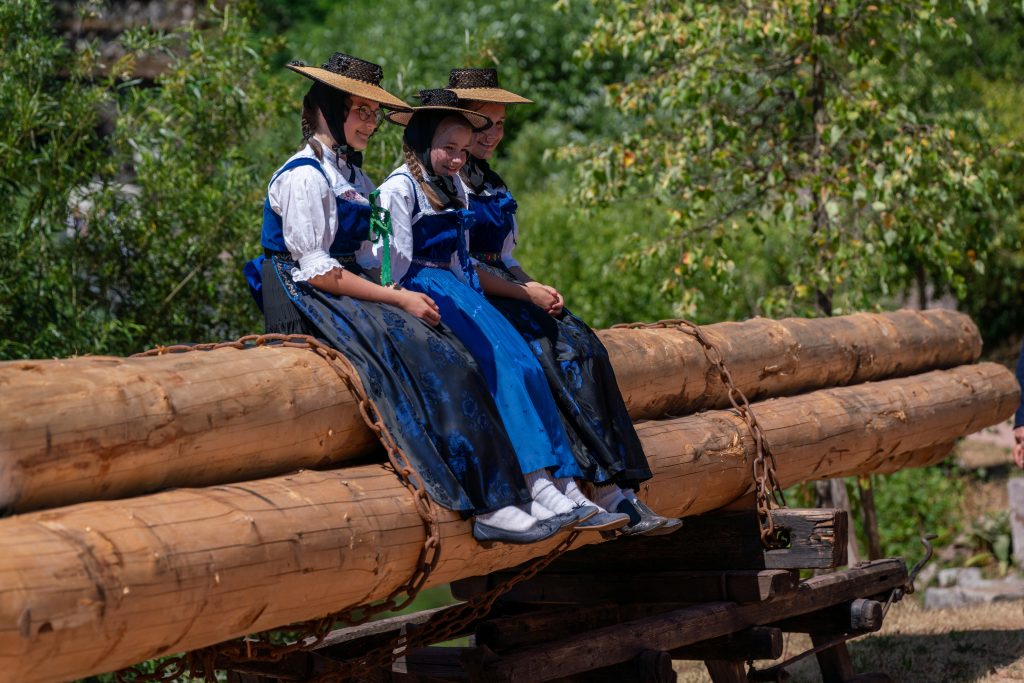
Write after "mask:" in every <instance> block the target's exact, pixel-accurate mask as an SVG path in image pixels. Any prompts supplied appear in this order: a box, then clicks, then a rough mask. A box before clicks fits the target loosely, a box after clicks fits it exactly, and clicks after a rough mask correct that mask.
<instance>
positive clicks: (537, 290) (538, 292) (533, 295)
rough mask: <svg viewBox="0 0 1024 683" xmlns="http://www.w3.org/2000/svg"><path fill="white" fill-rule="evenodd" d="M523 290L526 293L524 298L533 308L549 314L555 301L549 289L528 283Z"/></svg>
mask: <svg viewBox="0 0 1024 683" xmlns="http://www.w3.org/2000/svg"><path fill="white" fill-rule="evenodd" d="M523 289H524V290H525V291H526V296H528V297H529V298H530V302H531V303H533V304H534V305H535V306H539V307H540V308H543V309H544V310H545V311H548V312H549V313H550V312H551V307H552V306H554V305H555V303H556V301H557V299H556V297H555V295H554V294H552V293H551V288H550V287H545V286H543V285H539V286H538V283H530V284H528V285H525V286H524V287H523Z"/></svg>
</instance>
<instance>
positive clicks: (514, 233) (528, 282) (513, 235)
mask: <svg viewBox="0 0 1024 683" xmlns="http://www.w3.org/2000/svg"><path fill="white" fill-rule="evenodd" d="M518 241H519V222H518V221H517V220H516V218H515V216H513V217H512V229H511V230H510V231H509V233H508V234H507V235H505V241H504V242H502V244H501V262H502V263H503V264H504V265H505V267H506V268H508V270H509V272H510V273H512V277H514V278H515V279H517V280H519V281H520V282H522V283H523V285H524V286H525V287H526V288H527V289H533V288H537V289H541V290H543V291H545V292H547V294H549V295H550V296H551V297H552V298H551V299H550V300H551V304H550V305H548V306H544V305H541V304H537V305H538V306H540V307H541V308H543V309H544V310H545V311H547V312H548V313H550V314H551V315H555V316H557V315H560V314H561V313H562V307H563V306H564V305H565V300H564V299H563V298H562V295H561V294H560V293H559V291H558V290H557V289H555V288H554V287H550V286H548V285H545V284H543V283H540V282H537V281H536V280H534V279H533V278H532V277H530V276H529V275H528V274H527V272H526V271H525V270H523V267H522V266H520V265H519V261H517V260H516V258H515V256H513V255H512V251H513V250H514V249H515V247H516V243H517V242H518ZM485 291H486V288H485ZM499 296H500V295H499ZM537 296H538V298H542V299H543V300H545V301H546V300H548V297H547V296H544V295H543V294H538V295H537ZM534 303H536V302H534Z"/></svg>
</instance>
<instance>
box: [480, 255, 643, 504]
mask: <svg viewBox="0 0 1024 683" xmlns="http://www.w3.org/2000/svg"><path fill="white" fill-rule="evenodd" d="M481 267H483V268H486V269H487V270H488V271H489V272H491V273H493V274H494V275H497V276H499V277H502V278H504V279H506V280H509V281H510V282H517V280H516V279H515V278H514V277H513V275H512V274H511V273H510V272H509V271H508V270H507V269H506V268H504V266H503V265H502V264H497V265H484V266H481ZM487 300H488V301H489V302H490V303H491V304H492V305H493V306H494V307H495V308H496V309H498V310H499V311H501V313H502V315H504V316H505V318H506V319H507V320H508V321H509V322H510V323H512V326H513V327H515V328H516V330H517V331H518V332H519V334H520V335H522V337H523V339H525V340H526V343H527V344H528V345H529V347H530V349H531V350H532V351H533V353H534V355H535V356H536V357H537V360H538V361H539V362H540V366H541V368H543V369H544V375H545V376H546V377H547V381H548V384H549V386H550V387H551V393H552V394H554V397H555V401H556V402H557V403H558V409H559V414H560V415H561V418H562V422H563V424H564V425H565V430H566V433H568V435H569V441H570V443H571V444H572V449H573V455H575V456H576V459H577V461H578V462H579V465H580V468H581V469H583V471H584V473H585V478H587V479H588V480H589V481H593V482H596V483H601V482H604V481H607V480H612V481H614V482H615V483H617V484H619V485H620V486H623V487H630V488H633V487H636V486H637V485H638V484H639V483H640V482H642V481H646V480H647V479H650V478H651V476H652V474H651V468H650V466H649V465H648V463H647V456H646V455H644V450H643V446H642V445H641V444H640V439H639V437H637V435H636V429H635V428H634V427H633V421H632V420H631V419H630V417H629V413H628V412H627V411H626V405H625V403H624V402H623V400H622V393H621V392H620V391H619V385H618V383H617V382H616V381H615V372H614V370H612V365H611V361H610V360H609V358H608V351H607V350H606V349H605V348H604V344H602V343H601V340H600V339H599V338H598V337H597V335H596V334H594V331H593V330H592V329H590V327H589V326H587V324H586V323H585V322H583V321H582V320H580V319H579V318H577V317H576V316H575V315H573V314H572V313H570V312H569V311H568V310H563V311H562V314H561V315H560V316H559V317H557V318H556V317H554V316H552V315H550V314H549V313H548V312H547V311H544V310H542V309H541V308H539V307H538V306H535V305H534V304H532V303H530V302H528V301H519V300H517V299H507V298H504V297H494V296H492V297H488V298H487Z"/></svg>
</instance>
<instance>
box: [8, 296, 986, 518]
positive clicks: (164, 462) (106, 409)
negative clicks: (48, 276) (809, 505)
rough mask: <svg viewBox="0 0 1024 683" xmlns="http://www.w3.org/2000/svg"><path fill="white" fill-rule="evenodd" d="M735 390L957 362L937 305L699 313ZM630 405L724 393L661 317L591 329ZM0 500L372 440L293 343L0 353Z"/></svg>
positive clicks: (967, 349)
mask: <svg viewBox="0 0 1024 683" xmlns="http://www.w3.org/2000/svg"><path fill="white" fill-rule="evenodd" d="M704 329H705V332H706V334H707V335H708V337H710V338H711V339H713V340H714V341H715V342H716V343H717V344H719V346H720V347H721V349H722V353H723V356H724V358H725V361H726V363H727V364H728V366H729V368H730V370H731V372H732V375H733V377H734V378H735V380H736V382H737V384H738V385H739V386H740V388H741V389H743V391H745V392H747V394H748V395H749V396H750V397H751V399H752V400H753V399H756V398H765V397H770V396H781V395H789V394H796V393H800V392H805V391H808V390H812V389H817V388H822V387H828V386H837V385H846V384H856V383H860V382H864V381H869V380H878V379H883V378H887V377H893V376H904V375H911V374H914V373H917V372H922V371H925V370H930V369H933V368H945V367H952V366H955V365H959V364H962V363H970V362H973V361H974V360H975V359H976V358H977V357H978V354H979V353H980V349H981V338H980V336H979V335H978V331H977V328H976V327H975V326H974V324H973V323H972V322H971V320H970V318H968V317H966V316H964V315H961V314H959V313H954V312H951V311H943V310H934V311H925V312H915V311H897V312H894V313H885V314H857V315H852V316H845V317H837V318H827V319H817V320H806V319H798V318H793V319H787V320H781V321H772V320H767V319H763V318H756V319H753V320H749V321H746V322H742V323H719V324H716V325H709V326H706V327H705V328H704ZM600 336H601V338H602V340H603V341H604V343H605V344H606V346H607V347H608V351H609V354H610V357H611V359H612V364H613V365H614V367H615V372H616V377H617V378H618V381H619V386H620V388H621V389H622V392H623V396H624V398H625V399H626V403H627V406H628V407H629V410H630V414H631V415H632V416H633V417H634V419H642V418H651V417H657V416H660V415H662V414H665V413H676V414H681V413H690V412H693V411H695V410H698V409H704V408H714V407H725V406H726V405H728V400H727V398H726V395H725V391H724V389H723V387H722V384H721V381H720V380H719V378H718V377H717V375H716V374H715V373H714V372H713V371H712V370H711V369H710V367H709V366H708V363H707V361H706V359H705V358H704V355H703V352H702V350H701V347H700V345H699V344H698V343H697V342H696V341H695V340H694V339H693V338H692V337H690V336H689V335H687V334H684V333H682V332H679V331H677V330H672V329H648V330H624V329H612V330H603V331H601V332H600ZM0 433H3V434H4V439H3V441H2V442H0V512H2V511H3V510H4V509H6V510H8V511H27V510H35V509H41V508H47V507H56V506H59V505H67V504H70V503H74V502H81V501H84V500H96V499H111V498H121V497H127V496H132V495H139V494H142V493H149V492H153V491H157V490H163V489H166V488H171V487H175V486H206V485H211V484H218V483H227V482H232V481H245V480H249V479H257V478H260V477H266V476H271V475H276V474H284V473H286V472H290V471H294V470H296V469H299V468H326V467H332V466H337V465H339V464H341V463H343V462H348V461H351V460H352V459H355V458H359V457H361V456H366V455H368V454H371V453H374V452H375V451H376V448H377V445H376V441H375V440H374V438H373V437H372V435H371V433H370V432H369V430H367V428H366V427H365V425H364V424H363V422H362V419H361V418H360V417H359V413H358V410H357V409H356V406H355V403H354V401H353V399H352V396H351V395H350V393H349V392H348V389H347V387H345V385H344V384H343V383H342V382H341V381H340V380H339V379H338V377H337V375H336V374H335V373H334V371H333V370H332V369H331V368H330V367H329V366H328V364H327V361H325V360H323V359H322V358H320V357H319V356H317V355H316V354H314V353H312V352H310V351H306V350H303V349H294V348H280V347H277V348H269V347H261V348H254V349H248V350H245V351H241V350H238V349H233V348H224V349H220V350H217V351H210V352H196V353H186V354H171V355H167V356H162V357H153V358H109V357H84V358H73V359H64V360H48V361H12V362H7V363H0Z"/></svg>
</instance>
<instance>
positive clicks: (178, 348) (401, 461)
mask: <svg viewBox="0 0 1024 683" xmlns="http://www.w3.org/2000/svg"><path fill="white" fill-rule="evenodd" d="M268 344H272V345H275V346H284V347H288V348H301V349H309V350H311V351H313V352H315V353H316V354H317V355H319V356H321V357H322V358H324V359H325V360H326V361H327V362H328V364H329V365H330V366H331V368H332V369H333V370H334V371H335V372H336V373H337V374H338V377H339V378H341V380H342V381H343V382H344V383H345V384H346V385H347V386H348V388H349V390H350V391H351V392H352V395H353V396H355V397H356V398H357V399H358V401H359V402H358V406H359V412H360V414H361V415H362V417H363V420H364V421H365V422H366V424H367V425H368V426H369V427H370V429H372V430H373V432H374V433H375V434H376V436H377V438H378V439H379V440H380V442H381V444H382V445H383V446H384V449H385V451H386V452H387V454H388V460H389V461H390V462H391V466H392V467H393V468H394V470H395V473H396V474H398V476H399V479H400V480H401V482H402V484H404V485H405V487H406V488H408V489H409V491H410V493H411V494H412V496H413V502H414V504H415V507H416V511H417V513H418V514H419V516H420V519H421V521H422V522H423V526H424V529H425V531H426V537H425V539H424V542H423V546H422V547H421V548H420V554H419V557H418V559H417V562H416V569H415V570H414V571H413V573H412V575H411V576H410V577H409V579H408V580H406V581H405V582H404V583H403V584H402V585H400V586H398V587H397V588H395V589H394V590H393V591H391V593H390V594H389V595H388V597H387V598H385V599H384V600H382V601H380V602H377V603H373V604H369V605H357V606H355V607H349V608H346V609H344V610H341V611H338V612H334V613H331V614H328V615H326V616H323V617H320V618H318V619H312V620H309V621H304V622H300V623H298V624H293V625H291V626H290V627H288V628H286V629H275V630H274V631H268V632H264V633H258V634H255V635H252V636H247V637H245V638H243V639H242V640H233V641H227V642H223V643H218V644H216V645H211V646H209V647H204V648H200V649H197V650H193V651H191V652H187V653H185V654H184V655H180V656H175V657H170V658H168V659H166V660H164V661H163V662H161V663H160V664H158V665H157V666H156V668H155V669H154V671H153V672H150V673H147V672H142V671H139V670H138V669H135V668H127V669H122V670H120V671H117V672H115V679H116V681H117V683H167V682H169V681H174V680H177V679H178V678H179V677H181V676H182V675H184V674H185V673H186V671H187V672H188V675H189V676H190V677H193V678H201V679H203V680H205V681H207V682H209V683H213V682H214V681H216V680H217V678H216V670H217V669H218V668H224V667H225V662H227V663H228V665H230V663H231V662H244V661H264V662H278V661H280V660H281V659H283V658H284V657H286V656H287V655H289V654H292V653H294V652H299V651H306V650H312V649H314V648H316V647H317V645H319V644H320V643H322V642H323V640H324V639H325V638H326V637H327V635H328V633H330V631H331V629H332V628H333V627H334V626H335V624H337V623H344V624H346V625H349V626H358V625H360V624H363V623H366V622H367V621H370V620H371V619H372V618H373V617H374V616H376V615H377V614H380V613H381V612H392V611H398V610H401V609H403V608H405V607H407V606H408V605H409V604H410V603H411V602H412V601H413V600H414V599H415V598H416V595H417V594H418V593H419V591H420V590H421V589H422V588H423V586H424V584H426V582H427V579H428V578H429V576H430V572H431V571H433V569H434V568H435V567H436V566H437V563H438V561H439V560H440V553H441V533H440V525H439V523H438V520H437V514H436V511H435V509H434V506H433V502H432V501H431V500H430V496H428V495H427V493H426V487H425V486H424V483H423V480H422V478H421V477H420V475H419V473H417V472H416V470H415V469H414V468H413V467H412V465H411V463H410V462H409V459H408V456H407V455H406V454H405V452H404V451H403V450H402V449H401V448H400V447H399V446H398V444H397V443H396V442H395V439H394V437H393V436H392V435H391V432H390V431H389V430H388V428H387V426H386V425H385V424H384V422H383V420H382V419H381V418H380V412H379V411H378V410H377V406H376V404H375V403H374V402H373V400H372V399H371V398H370V397H369V395H368V394H367V393H366V389H365V387H364V386H363V383H362V380H361V379H360V377H359V375H358V373H357V372H356V370H355V368H354V367H353V366H352V363H351V362H350V361H349V360H348V358H346V357H345V355H344V354H342V353H341V352H339V351H338V350H337V349H334V348H332V347H330V346H328V345H326V344H324V343H323V342H321V341H320V340H318V339H316V338H315V337H312V336H309V335H304V334H274V333H268V334H251V335H246V336H244V337H241V338H239V339H237V340H234V341H223V342H210V343H203V344H175V345H171V346H158V347H156V348H153V349H149V350H147V351H144V352H142V353H137V354H134V356H133V357H146V356H163V355H167V354H171V353H187V352H192V351H214V350H217V349H223V348H234V349H239V350H244V349H249V348H254V347H258V346H266V345H268ZM578 535H579V532H576V531H574V532H572V533H570V534H569V535H568V536H567V537H566V538H565V539H564V540H562V541H561V542H560V543H559V544H558V545H557V546H555V548H554V549H553V550H551V552H549V553H548V554H547V555H545V556H544V557H542V558H540V559H538V560H536V561H535V562H533V563H531V564H530V565H529V566H527V567H526V569H524V570H522V571H521V572H519V573H517V574H516V575H515V576H513V577H511V578H510V579H509V580H507V581H505V582H503V583H501V584H499V585H498V586H496V587H494V588H492V589H491V590H489V591H487V592H485V593H481V594H480V595H477V596H474V597H473V598H472V599H471V600H469V601H467V602H465V603H463V604H462V605H459V606H458V607H456V608H453V609H452V610H449V611H446V612H444V613H443V614H442V615H440V618H437V619H436V623H435V622H434V620H431V621H428V622H427V624H426V625H425V626H424V627H423V628H421V629H417V631H416V632H415V633H414V634H410V635H402V636H399V637H398V638H396V639H395V640H394V641H393V642H392V643H389V644H387V645H385V646H383V647H380V648H377V649H375V650H372V651H371V652H370V653H368V654H367V655H366V656H364V657H362V658H360V659H358V660H355V661H354V662H352V663H351V664H350V665H349V667H347V669H348V670H347V671H346V672H345V673H344V674H338V673H331V674H327V675H328V676H338V675H343V676H344V677H343V678H325V679H324V680H323V682H322V683H333V681H344V680H359V678H358V676H360V675H363V674H365V673H368V672H370V671H373V670H375V669H380V668H383V667H385V666H387V665H388V664H390V663H391V662H393V661H394V660H395V659H397V658H398V657H400V656H401V654H402V652H404V651H405V650H406V649H408V648H409V647H414V646H418V645H419V644H425V643H428V642H439V641H441V640H445V639H447V638H448V637H449V636H450V635H452V634H454V633H457V632H458V631H460V630H461V629H463V628H464V627H465V626H466V624H468V623H470V622H472V621H473V620H475V619H477V618H479V617H480V616H482V615H483V614H486V613H487V612H488V611H489V610H490V608H491V606H492V605H493V604H494V601H495V600H497V599H498V598H499V597H500V596H501V595H502V594H504V593H505V592H507V591H508V590H510V589H511V588H512V587H513V586H515V585H516V584H518V583H520V582H521V581H525V580H526V579H528V578H531V577H533V576H534V575H535V574H536V573H537V572H539V571H541V570H542V569H543V568H544V567H546V566H547V565H548V564H550V563H551V561H552V560H554V559H555V558H556V557H558V556H559V555H561V554H562V553H564V552H565V551H566V550H568V549H569V547H570V546H571V545H572V543H573V542H574V541H575V540H576V537H577V536H578ZM402 595H404V598H401V599H399V598H400V596H402ZM282 630H286V631H290V632H293V633H294V634H295V635H294V640H293V641H292V642H290V643H287V644H281V643H275V642H272V641H271V634H272V633H275V632H280V631H282ZM431 639H432V640H431ZM318 680H319V679H318Z"/></svg>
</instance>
